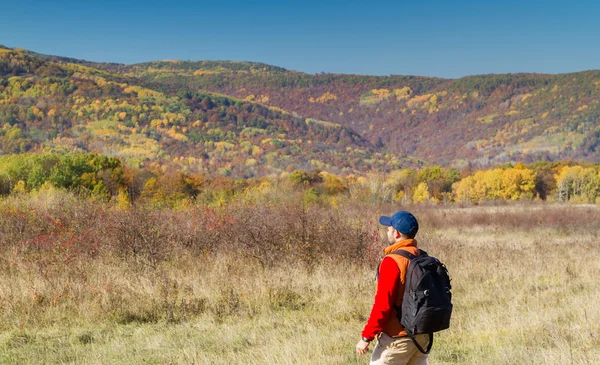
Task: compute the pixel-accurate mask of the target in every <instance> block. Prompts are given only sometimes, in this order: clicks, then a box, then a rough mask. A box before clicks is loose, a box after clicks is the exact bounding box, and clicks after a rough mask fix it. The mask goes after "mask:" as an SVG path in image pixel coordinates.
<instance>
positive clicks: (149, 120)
mask: <svg viewBox="0 0 600 365" xmlns="http://www.w3.org/2000/svg"><path fill="white" fill-rule="evenodd" d="M70 61H71V59H60V58H56V57H50V56H45V57H41V56H38V55H37V54H35V53H32V52H28V51H21V50H11V49H6V48H3V49H0V126H2V128H1V129H0V151H1V152H2V153H5V154H6V153H20V152H27V151H54V152H56V151H58V152H60V151H63V152H64V151H75V152H99V153H104V154H108V155H113V156H119V157H123V158H124V159H125V160H126V161H127V162H128V163H130V164H132V165H135V166H139V165H143V164H146V165H148V164H151V163H156V164H158V165H164V166H165V168H166V167H168V166H172V167H176V168H181V169H185V170H190V171H200V172H207V173H211V174H212V173H218V174H223V175H233V176H239V177H251V176H262V175H269V174H278V173H280V172H282V171H285V170H287V171H290V170H293V169H297V168H304V169H314V168H322V169H328V170H331V171H337V172H346V173H353V172H360V171H366V170H370V169H373V168H377V169H386V170H387V169H390V168H394V167H396V168H397V167H399V166H403V165H406V164H415V163H416V162H411V161H410V160H408V159H405V158H402V157H397V156H384V155H382V154H380V153H377V152H376V151H375V150H374V149H373V147H372V146H371V145H370V143H369V142H368V141H366V140H365V139H363V138H362V137H361V136H360V135H358V134H357V133H355V132H354V131H352V130H351V129H349V128H346V127H343V126H340V125H338V124H335V123H331V122H327V121H321V120H318V119H311V118H305V117H303V116H300V115H298V114H291V113H289V112H287V111H285V110H283V109H281V108H276V107H267V106H265V105H263V104H260V103H256V102H252V101H247V100H239V99H236V98H232V97H229V96H225V95H220V94H215V93H211V92H206V91H192V90H189V89H188V88H186V87H177V88H176V89H173V90H171V89H169V88H163V89H164V91H163V90H159V89H155V88H152V87H151V86H150V87H149V86H148V85H145V84H144V83H143V82H141V81H139V80H138V79H136V78H133V77H130V76H128V75H124V74H120V73H115V72H113V71H114V69H115V68H119V67H121V66H119V65H113V64H109V65H108V64H105V65H103V67H100V68H96V67H91V65H93V64H92V63H87V62H84V61H81V62H77V63H73V62H70ZM146 84H148V83H146Z"/></svg>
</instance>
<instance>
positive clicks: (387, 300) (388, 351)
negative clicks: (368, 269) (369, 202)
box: [356, 210, 429, 365]
mask: <svg viewBox="0 0 600 365" xmlns="http://www.w3.org/2000/svg"><path fill="white" fill-rule="evenodd" d="M379 223H381V224H382V225H384V226H387V227H388V231H387V236H388V241H389V242H390V244H391V245H390V246H388V247H386V248H385V249H384V250H383V251H384V252H385V254H386V256H385V257H384V258H383V260H382V261H381V264H380V265H379V268H378V281H377V293H376V294H375V303H374V304H373V309H372V310H371V315H370V316H369V320H368V321H367V324H366V325H365V328H364V330H363V332H362V339H361V340H360V341H358V343H357V344H356V353H357V354H360V355H363V354H365V353H367V351H368V349H369V344H370V343H371V341H372V340H373V339H375V337H377V345H376V346H375V349H373V354H372V356H371V365H384V364H394V365H425V364H427V355H425V354H423V353H421V352H420V351H419V350H418V349H417V347H416V346H415V344H414V343H413V342H412V340H411V339H410V337H408V335H407V333H406V331H404V328H403V327H402V325H401V324H400V321H399V320H398V318H397V316H396V308H401V307H402V298H403V295H404V284H405V280H406V269H407V267H408V264H409V260H408V259H406V258H404V257H403V256H400V255H396V254H393V255H389V253H391V252H392V251H395V250H398V249H402V250H406V251H408V252H410V253H411V254H413V255H418V253H419V249H418V248H417V241H416V240H415V239H414V238H415V235H416V234H417V231H418V230H419V224H418V222H417V219H416V218H415V217H414V216H413V215H412V214H411V213H409V212H406V211H403V210H401V211H398V212H396V213H394V215H392V216H391V217H388V216H382V217H381V218H379ZM415 339H416V340H417V342H419V344H420V345H421V347H423V348H424V347H425V346H427V344H428V342H429V336H428V335H427V334H420V335H416V336H415Z"/></svg>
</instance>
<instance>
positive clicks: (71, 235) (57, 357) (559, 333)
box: [0, 189, 600, 364]
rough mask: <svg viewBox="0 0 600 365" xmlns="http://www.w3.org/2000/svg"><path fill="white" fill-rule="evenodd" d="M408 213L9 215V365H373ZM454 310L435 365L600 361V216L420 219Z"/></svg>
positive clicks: (49, 196)
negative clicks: (364, 338)
mask: <svg viewBox="0 0 600 365" xmlns="http://www.w3.org/2000/svg"><path fill="white" fill-rule="evenodd" d="M397 208H398V207H397V206H396V207H394V206H373V205H370V206H365V205H363V204H361V203H360V202H356V201H341V202H340V201H338V202H336V203H335V204H334V205H331V204H328V203H324V202H322V203H320V204H319V203H307V202H306V201H305V200H303V197H302V195H301V194H295V193H292V192H290V191H277V189H273V190H272V191H270V192H269V194H256V195H247V196H244V197H240V198H239V199H237V200H235V201H233V202H231V203H229V204H227V205H225V206H222V207H207V206H202V205H191V206H189V207H186V208H183V209H180V210H175V211H173V210H155V209H150V208H145V207H137V208H135V209H131V210H124V211H123V210H117V209H116V208H115V207H112V206H106V205H102V204H100V203H92V202H89V201H82V200H79V199H78V198H77V197H75V196H73V195H71V194H68V193H64V192H60V191H51V192H40V193H38V195H28V196H22V197H12V198H8V199H4V200H2V201H0V213H1V214H2V219H1V221H0V306H1V308H2V309H3V310H2V311H1V312H0V313H1V314H0V316H1V317H0V362H2V363H31V364H38V363H86V364H107V363H111V364H112V363H127V364H130V363H156V364H171V363H181V364H190V363H196V364H321V363H336V364H351V363H356V364H364V363H367V362H368V359H367V358H364V357H357V356H356V355H354V353H353V349H354V344H355V343H356V341H357V339H358V336H359V335H360V331H361V329H362V326H363V325H364V322H365V320H366V317H367V316H368V314H369V310H370V306H371V304H372V297H373V294H374V286H375V282H374V272H373V270H374V268H375V266H376V264H377V261H378V259H379V258H380V250H381V248H382V247H383V246H384V241H383V239H382V234H380V233H382V232H377V222H376V220H377V216H378V214H380V213H382V212H385V213H390V212H392V211H393V210H395V209H397ZM411 209H412V210H413V211H414V212H415V214H416V215H417V217H418V218H419V221H420V223H421V230H420V232H419V234H418V236H417V238H418V239H419V241H420V244H421V245H422V247H423V248H424V249H425V250H427V251H428V252H429V253H430V254H433V255H436V256H437V257H439V258H440V259H441V260H442V261H443V262H445V263H446V265H447V266H448V267H449V270H450V273H451V275H452V278H453V285H454V289H453V293H454V303H455V312H454V316H453V320H452V327H451V329H450V330H448V331H445V332H442V333H440V334H439V335H437V336H436V344H435V346H434V349H433V351H432V355H431V356H430V363H431V364H563V363H567V364H597V363H600V351H599V350H598V349H599V348H600V339H599V336H598V335H597V333H599V330H600V324H599V323H600V309H599V308H598V306H597V305H596V302H597V301H598V298H600V285H599V284H598V283H597V278H598V274H600V259H599V258H598V253H599V252H598V251H599V249H598V244H597V242H598V239H597V238H598V234H599V233H600V226H599V224H598V218H599V217H600V214H599V213H600V211H599V210H598V208H596V207H595V206H567V205H541V204H533V205H522V206H510V205H505V206H489V207H467V208H458V207H446V208H440V207H425V208H423V207H421V208H417V207H414V208H411Z"/></svg>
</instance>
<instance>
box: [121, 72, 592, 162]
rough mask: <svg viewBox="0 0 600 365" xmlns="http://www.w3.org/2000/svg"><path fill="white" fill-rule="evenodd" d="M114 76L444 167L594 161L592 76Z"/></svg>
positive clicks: (214, 73) (184, 73) (275, 73)
mask: <svg viewBox="0 0 600 365" xmlns="http://www.w3.org/2000/svg"><path fill="white" fill-rule="evenodd" d="M121 72H122V73H123V74H124V75H129V76H133V77H136V78H140V79H142V80H145V81H146V82H152V83H156V84H160V85H162V86H163V87H170V88H177V87H181V86H186V87H189V88H191V89H203V90H211V91H215V92H221V93H225V94H228V95H232V96H235V97H238V98H242V99H244V98H245V99H248V100H260V101H261V102H262V103H264V104H266V105H272V106H276V107H280V108H284V109H286V110H289V111H291V112H296V113H299V114H302V115H307V116H311V117H314V118H318V119H324V120H329V121H332V122H335V123H339V124H341V125H344V126H346V127H349V128H352V129H353V130H355V131H356V132H357V133H359V134H361V135H362V136H364V137H365V138H366V139H368V140H369V141H370V142H371V143H373V144H374V145H378V146H379V147H382V150H384V151H386V152H389V153H401V154H411V155H414V156H417V157H418V158H421V159H424V160H428V161H431V162H433V163H439V164H443V165H457V166H461V165H466V164H468V163H475V164H480V165H487V164H498V163H503V162H507V161H532V160H538V159H564V158H578V159H588V160H597V159H598V158H599V157H600V148H599V147H598V146H599V145H600V142H599V136H600V133H599V132H598V127H599V123H600V122H599V120H598V115H599V112H600V71H587V72H579V73H572V74H562V75H543V74H506V75H481V76H471V77H464V78H461V79H457V80H444V79H438V78H426V77H410V76H385V77H376V76H360V75H337V74H318V75H309V74H304V73H300V72H294V71H283V70H277V71H272V70H269V69H268V68H264V69H262V68H259V67H255V68H250V67H247V69H240V68H239V67H238V68H234V67H233V64H231V63H229V64H228V63H227V62H221V64H220V65H219V67H212V68H208V67H206V65H205V64H204V63H202V62H197V63H193V62H151V63H145V64H138V65H131V66H127V67H125V68H123V69H122V70H121Z"/></svg>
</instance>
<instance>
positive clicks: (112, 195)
mask: <svg viewBox="0 0 600 365" xmlns="http://www.w3.org/2000/svg"><path fill="white" fill-rule="evenodd" d="M599 172H600V165H599V164H588V163H575V162H537V163H533V164H529V165H523V164H520V163H518V164H516V165H513V164H506V165H504V166H501V167H498V168H493V169H488V170H473V169H469V168H465V169H462V170H459V169H456V168H447V169H445V168H442V167H439V166H429V167H424V168H421V169H413V168H407V169H399V170H394V171H392V172H391V173H389V174H385V175H377V174H367V175H364V176H358V175H352V174H350V175H345V176H341V175H336V174H332V173H329V172H326V171H321V170H316V169H315V170H310V171H305V170H294V171H291V172H285V173H283V174H281V176H279V177H277V178H266V177H263V178H252V179H234V178H231V177H224V176H219V177H214V176H209V175H204V174H202V173H189V172H182V171H179V170H175V169H168V168H164V167H161V166H159V165H154V166H149V167H146V168H133V167H130V166H128V165H126V164H124V163H123V162H122V161H121V160H120V159H118V158H115V157H109V156H104V155H98V154H66V155H60V154H20V155H9V156H2V157H0V194H1V195H3V196H7V195H10V194H24V193H28V192H32V191H37V190H43V189H48V188H54V189H56V188H59V189H68V190H73V191H76V192H78V193H80V194H83V195H85V196H88V197H90V198H92V199H99V200H102V201H111V200H112V201H114V202H116V203H117V204H119V205H120V206H121V207H127V206H129V205H131V204H135V203H138V202H139V203H150V204H153V205H156V206H165V207H176V206H180V205H185V204H188V203H189V202H192V201H197V200H201V201H203V202H204V203H207V204H217V205H218V204H222V203H225V202H228V201H230V200H232V199H235V197H236V196H237V195H240V194H245V193H248V192H258V193H260V191H261V189H264V188H265V187H267V186H268V187H272V186H274V185H276V186H278V188H280V189H290V190H294V191H302V192H303V194H304V198H305V200H306V202H319V201H332V202H334V203H335V201H339V199H353V200H356V201H360V202H363V203H374V204H377V203H382V202H397V203H402V204H451V203H481V202H485V201H531V200H546V201H560V202H576V203H597V202H600V174H599Z"/></svg>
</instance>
